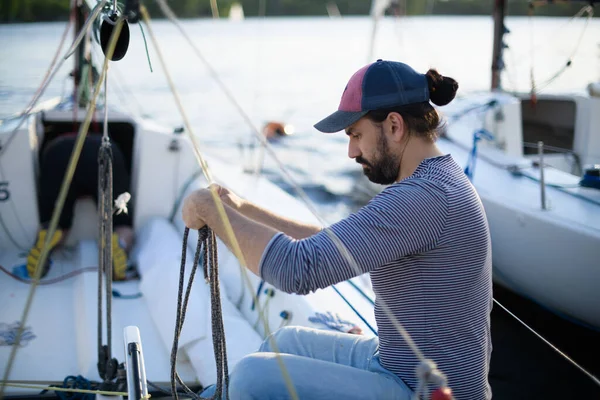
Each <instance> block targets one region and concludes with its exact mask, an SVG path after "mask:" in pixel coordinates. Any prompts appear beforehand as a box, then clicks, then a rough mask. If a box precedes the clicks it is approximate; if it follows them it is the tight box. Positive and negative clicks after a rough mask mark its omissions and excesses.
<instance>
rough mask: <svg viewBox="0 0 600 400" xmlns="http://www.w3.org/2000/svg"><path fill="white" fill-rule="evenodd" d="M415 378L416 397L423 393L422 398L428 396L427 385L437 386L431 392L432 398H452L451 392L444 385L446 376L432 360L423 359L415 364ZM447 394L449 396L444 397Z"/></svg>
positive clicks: (442, 399) (443, 399)
mask: <svg viewBox="0 0 600 400" xmlns="http://www.w3.org/2000/svg"><path fill="white" fill-rule="evenodd" d="M417 378H418V379H419V386H418V389H417V393H416V395H417V399H420V398H421V394H423V395H425V396H424V398H429V385H433V386H435V387H437V388H438V389H436V390H435V391H434V392H433V396H432V398H434V399H437V400H445V399H448V400H449V399H452V397H451V396H452V395H451V393H452V392H451V391H450V389H448V388H447V387H446V382H447V380H446V376H445V375H444V374H443V373H442V371H440V370H439V369H438V368H437V365H436V363H435V362H433V361H432V360H428V359H425V360H423V361H421V362H420V363H419V365H418V366H417ZM447 395H448V396H450V397H446V396H447ZM439 396H442V397H439Z"/></svg>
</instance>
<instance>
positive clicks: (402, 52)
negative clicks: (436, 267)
mask: <svg viewBox="0 0 600 400" xmlns="http://www.w3.org/2000/svg"><path fill="white" fill-rule="evenodd" d="M183 25H184V27H185V30H186V31H187V32H188V34H189V35H190V36H191V37H192V39H193V41H194V43H195V44H196V45H197V46H198V48H199V50H200V51H201V53H202V54H203V56H204V57H205V58H206V60H207V61H208V62H209V63H210V65H211V66H212V68H214V69H215V70H216V72H217V74H218V75H219V77H220V79H221V80H222V81H223V83H224V84H225V85H226V87H227V88H228V89H229V90H230V91H231V93H232V95H233V96H234V97H235V99H236V102H238V103H239V105H240V106H241V108H242V109H243V110H244V112H245V113H246V114H247V115H248V116H249V118H250V119H251V120H252V122H253V124H254V125H256V126H262V125H263V124H264V122H265V121H268V120H278V121H284V122H286V123H289V124H291V125H293V126H294V128H295V131H296V134H295V135H294V136H293V137H291V138H289V139H286V140H285V142H283V141H282V142H281V143H279V144H277V145H276V146H275V147H276V149H277V151H278V155H279V158H280V159H282V160H283V161H284V162H285V164H286V165H287V166H288V168H289V170H290V173H291V174H293V176H294V179H295V180H296V181H297V182H298V183H299V184H300V185H301V186H303V187H304V188H306V189H307V190H311V191H312V192H313V193H312V194H311V195H312V196H313V197H315V196H316V200H317V201H320V202H329V201H330V200H331V199H329V196H330V195H331V194H336V195H339V194H343V193H347V192H348V191H349V190H350V185H351V177H350V176H349V174H350V175H351V174H352V173H357V172H360V171H359V169H358V165H357V164H356V163H354V162H353V161H351V160H349V159H348V158H347V157H346V139H345V137H344V135H343V134H337V135H323V134H319V133H317V131H316V130H314V128H312V125H313V124H314V123H315V122H317V121H318V120H320V119H321V118H322V117H324V116H326V115H327V114H329V113H330V112H332V111H334V110H335V109H337V104H338V101H339V98H340V95H341V92H342V90H343V88H344V86H345V84H346V82H347V80H348V78H349V77H350V76H351V75H352V73H353V72H354V71H356V70H357V69H358V68H360V67H362V66H363V65H364V64H366V63H367V57H368V53H369V46H370V37H371V32H372V22H371V20H370V19H369V18H367V17H349V18H343V19H330V18H268V19H246V20H245V21H243V22H229V21H227V20H219V21H215V20H212V19H198V20H186V21H184V22H183ZM506 25H507V27H508V28H509V29H510V31H511V33H510V34H509V35H507V36H506V43H507V44H508V46H509V49H508V50H507V51H506V57H505V59H506V64H507V68H508V70H507V73H505V74H504V78H503V82H504V86H505V88H506V89H510V90H519V91H528V90H529V88H530V78H529V76H530V69H531V67H532V66H533V70H534V76H535V79H536V81H537V83H538V84H539V83H541V82H544V81H546V80H547V79H548V78H549V77H551V76H553V75H554V74H555V73H556V72H557V71H558V70H560V69H561V68H562V66H563V65H564V64H565V63H566V61H567V60H568V59H569V57H571V55H572V54H573V52H575V51H576V52H575V56H574V57H573V59H572V60H573V65H572V66H571V67H570V68H569V69H567V71H565V73H564V74H562V75H561V76H560V77H559V78H558V79H556V80H555V81H554V82H553V84H552V85H550V86H548V88H547V90H554V91H564V90H574V91H580V90H583V89H584V88H585V86H586V85H587V84H588V83H589V82H590V81H594V80H598V79H600V48H599V47H598V45H599V42H600V20H598V19H596V20H591V21H589V24H587V25H586V20H585V19H576V20H570V19H568V18H535V19H533V20H529V19H528V18H520V17H519V18H508V19H507V22H506ZM64 26H65V25H64V24H63V23H38V24H23V25H0V116H7V115H10V114H13V113H16V112H19V111H21V110H22V109H23V108H24V107H25V106H26V105H27V103H28V102H29V100H30V98H31V96H32V95H33V93H34V92H35V90H36V89H37V87H38V86H39V84H40V82H41V80H42V77H43V75H44V73H45V71H46V69H47V68H48V65H49V63H50V61H51V59H52V56H53V55H54V53H55V51H56V49H57V46H58V44H59V41H60V36H61V34H62V32H63V29H64ZM130 28H131V42H130V47H129V50H128V53H127V55H126V57H125V58H124V59H123V60H121V61H118V62H115V63H112V65H111V69H110V72H109V100H108V101H109V103H110V104H113V105H119V106H121V107H123V108H125V109H126V110H130V111H132V112H137V113H140V114H143V115H147V116H150V117H151V118H153V119H155V120H157V121H159V122H161V123H164V124H166V125H167V126H169V127H176V126H181V125H182V118H181V116H180V114H179V112H178V111H177V108H176V106H175V103H174V101H173V96H172V94H171V92H170V91H169V88H168V85H167V81H166V79H165V75H164V71H163V69H162V68H161V66H160V62H159V58H158V55H157V52H156V50H155V48H154V47H153V46H152V45H151V43H149V46H150V60H151V62H152V67H153V70H154V72H152V73H151V72H150V68H149V65H148V61H147V58H146V54H145V49H144V42H143V38H142V35H141V32H140V29H139V27H138V26H131V27H130ZM492 28H493V24H492V19H491V17H407V18H394V17H388V18H385V19H383V20H382V21H381V23H380V24H379V26H378V31H377V36H376V40H375V45H374V51H373V54H374V56H373V59H377V58H383V59H395V60H401V61H404V62H407V63H409V64H410V65H412V66H413V67H414V68H415V69H417V70H420V71H422V72H425V71H426V70H427V69H428V68H430V67H435V68H437V69H438V70H439V71H440V72H441V73H442V74H444V75H448V76H452V77H454V78H455V79H457V80H458V82H459V83H460V90H459V95H461V94H464V93H468V92H471V91H479V90H486V89H487V88H488V87H489V82H490V68H491V67H490V66H491V53H492V47H491V46H492V34H493V33H492ZM152 29H153V31H154V33H155V35H156V37H157V38H158V42H159V46H160V49H161V51H162V54H163V56H164V59H165V61H166V63H167V69H168V70H169V71H170V73H171V75H172V77H173V79H174V81H175V84H176V86H177V89H178V91H179V94H180V96H181V98H182V100H183V103H184V105H185V109H186V112H187V113H188V116H189V118H190V120H191V124H192V126H193V128H194V129H193V130H194V133H195V134H196V135H198V136H199V137H200V138H201V139H202V140H203V142H204V143H206V144H209V145H210V147H211V148H213V149H215V148H218V152H219V154H220V155H221V156H222V157H225V158H229V159H231V160H235V161H238V160H239V159H240V147H241V146H240V144H243V145H247V144H248V143H251V142H252V140H251V134H250V132H251V129H250V127H249V126H248V125H247V124H246V123H245V122H244V119H243V118H242V116H241V115H240V113H239V112H238V111H237V109H236V108H235V107H234V106H233V105H232V103H231V102H230V101H229V100H228V99H227V97H226V96H225V94H224V93H223V91H222V90H221V88H220V87H219V85H218V84H217V83H216V82H215V80H214V79H213V78H212V76H211V74H210V72H209V69H207V67H206V66H205V65H204V64H203V63H202V61H201V60H200V59H199V58H198V57H197V56H196V55H195V54H194V53H193V50H192V49H191V48H190V46H189V45H188V44H187V42H186V41H185V40H184V39H183V37H182V36H181V34H180V33H179V31H178V30H177V29H176V28H175V27H174V26H173V25H172V24H170V23H169V22H167V21H155V22H153V23H152ZM582 33H583V36H581V35H582ZM580 36H581V41H580V40H579V38H580ZM72 40H73V37H72V34H69V36H68V42H71V41H72ZM67 44H68V43H67ZM532 49H533V50H532ZM65 51H66V48H63V50H62V53H61V54H64V52H65ZM93 55H95V60H96V61H97V62H98V65H100V62H101V61H102V58H101V56H100V53H99V52H98V51H97V50H95V51H94V53H93ZM71 63H72V59H69V60H67V62H65V63H64V65H63V68H62V70H61V71H60V72H59V73H58V74H57V76H56V78H55V80H54V82H53V83H52V84H51V85H50V86H49V87H48V89H47V90H46V92H45V95H44V97H43V99H47V98H51V97H54V96H57V95H60V94H63V93H69V92H70V91H71V90H72V89H71V81H70V79H69V78H68V77H67V75H68V73H69V71H70V68H71V67H72V65H71ZM255 155H256V154H255ZM244 159H245V160H246V163H247V164H248V166H252V165H255V164H256V162H253V161H252V160H253V159H256V157H254V158H252V156H251V155H250V153H249V152H246V153H245V158H244ZM265 168H266V170H265V174H267V175H268V176H269V177H270V178H271V179H272V180H274V181H276V182H278V183H280V184H282V185H283V181H282V179H281V178H280V177H279V171H278V170H277V169H276V168H275V167H274V165H273V163H272V162H271V161H269V158H267V159H266V162H265ZM325 189H326V190H325ZM338 199H339V198H338ZM335 201H336V202H337V200H335ZM346 212H347V209H346V208H344V207H342V208H339V207H335V208H334V209H328V211H327V214H329V215H328V216H329V217H330V218H331V219H333V220H335V219H336V218H338V217H339V216H341V215H343V214H344V213H346Z"/></svg>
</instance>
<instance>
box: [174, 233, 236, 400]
mask: <svg viewBox="0 0 600 400" xmlns="http://www.w3.org/2000/svg"><path fill="white" fill-rule="evenodd" d="M189 232H190V229H189V228H187V227H186V228H185V231H184V233H183V246H182V249H181V269H180V273H179V292H178V294H177V315H176V320H175V335H174V337H173V348H172V349H171V394H172V395H173V397H174V398H175V399H179V397H178V392H177V383H179V385H181V387H182V388H183V390H184V391H185V392H186V393H187V394H188V395H190V396H191V397H192V398H194V399H203V398H202V397H200V396H199V395H197V394H196V393H194V392H193V391H192V390H191V389H190V388H188V387H187V386H186V384H185V383H184V382H183V381H182V380H181V378H180V377H179V374H178V373H177V350H178V347H179V336H180V335H181V330H182V328H183V323H184V321H185V313H186V311H187V306H188V300H189V296H190V293H191V289H192V284H193V283H194V276H195V274H196V269H197V268H198V262H199V261H200V250H201V249H203V252H202V267H203V271H204V279H205V280H206V282H207V283H209V285H210V299H211V302H210V304H211V321H212V337H213V347H214V351H215V361H216V364H217V385H216V391H215V394H214V396H213V397H212V399H219V400H220V399H221V396H222V393H223V389H225V398H226V399H229V392H228V388H229V370H228V367H227V350H226V344H225V329H224V327H223V313H222V310H221V293H220V290H219V265H218V259H217V241H216V236H215V234H214V232H213V231H212V230H211V229H210V228H208V227H207V226H204V227H203V228H201V229H199V230H198V244H197V246H196V254H195V256H194V264H193V266H192V270H191V272H190V277H189V279H188V285H187V289H186V291H185V297H184V296H183V282H184V280H185V261H186V254H187V241H188V235H189ZM203 245H204V247H203Z"/></svg>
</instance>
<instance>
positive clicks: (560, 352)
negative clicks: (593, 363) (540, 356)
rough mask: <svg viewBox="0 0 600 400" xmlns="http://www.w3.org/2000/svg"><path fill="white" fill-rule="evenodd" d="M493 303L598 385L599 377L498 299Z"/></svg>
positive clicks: (599, 382)
mask: <svg viewBox="0 0 600 400" xmlns="http://www.w3.org/2000/svg"><path fill="white" fill-rule="evenodd" d="M494 303H496V304H497V305H498V306H500V308H502V309H503V310H504V311H506V313H507V314H508V315H510V316H511V317H513V318H514V319H516V320H517V321H519V322H520V323H521V324H522V325H523V326H524V327H525V328H527V329H528V330H529V331H531V332H532V333H533V334H534V335H535V336H537V337H538V338H539V339H541V340H542V341H543V342H544V343H546V344H547V345H548V346H550V347H551V348H552V350H554V351H556V352H557V353H558V354H560V355H561V356H562V357H563V358H565V359H566V360H567V361H569V362H570V363H571V364H573V365H574V366H575V367H576V368H577V369H579V370H580V371H581V372H583V373H584V374H585V375H587V377H588V378H590V379H591V380H592V381H593V382H594V383H595V384H596V385H598V386H600V379H598V378H596V377H595V376H594V375H592V374H591V373H590V372H588V371H587V370H586V369H584V368H583V367H582V366H581V365H579V364H577V363H576V362H575V361H574V360H573V359H571V358H570V357H569V356H567V355H566V354H565V353H563V352H562V351H560V350H559V349H558V348H557V347H556V346H554V345H553V344H552V343H550V342H549V341H548V340H546V339H545V338H544V337H543V336H542V335H540V334H539V333H537V332H536V331H535V330H533V328H531V327H529V325H527V324H526V323H525V322H523V321H521V320H520V319H519V317H517V316H516V315H515V314H513V313H512V312H510V311H509V310H508V309H507V308H506V307H504V306H503V305H502V304H500V303H499V302H498V300H496V299H494Z"/></svg>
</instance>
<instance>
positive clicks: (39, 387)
mask: <svg viewBox="0 0 600 400" xmlns="http://www.w3.org/2000/svg"><path fill="white" fill-rule="evenodd" d="M5 385H6V386H11V387H16V388H21V389H36V390H40V391H43V390H46V391H49V392H52V391H56V392H68V393H87V394H103V395H106V396H127V392H110V391H105V390H87V389H67V388H61V387H57V386H39V385H26V384H23V383H6V384H5Z"/></svg>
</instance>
